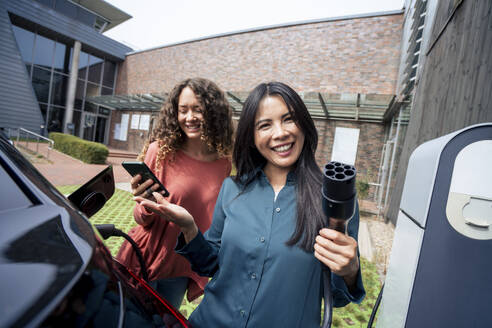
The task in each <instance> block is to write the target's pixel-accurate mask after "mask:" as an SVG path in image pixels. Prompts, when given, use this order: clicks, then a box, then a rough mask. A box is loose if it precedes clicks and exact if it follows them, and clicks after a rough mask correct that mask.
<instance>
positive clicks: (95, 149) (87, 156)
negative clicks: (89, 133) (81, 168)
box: [49, 132, 109, 164]
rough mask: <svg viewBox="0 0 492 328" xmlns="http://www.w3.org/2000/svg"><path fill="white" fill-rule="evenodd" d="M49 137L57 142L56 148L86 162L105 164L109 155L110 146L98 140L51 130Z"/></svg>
mask: <svg viewBox="0 0 492 328" xmlns="http://www.w3.org/2000/svg"><path fill="white" fill-rule="evenodd" d="M49 138H50V139H52V140H53V141H54V142H55V149H56V150H59V151H61V152H62V153H64V154H67V155H70V156H72V157H75V158H77V159H80V160H81V161H83V162H84V163H89V164H104V163H106V158H107V157H108V153H109V150H108V147H106V146H105V145H103V144H100V143H98V142H92V141H87V140H84V139H80V138H78V137H76V136H73V135H71V134H63V133H59V132H51V133H50V134H49Z"/></svg>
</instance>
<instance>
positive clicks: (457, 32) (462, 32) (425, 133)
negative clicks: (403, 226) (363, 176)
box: [387, 0, 492, 222]
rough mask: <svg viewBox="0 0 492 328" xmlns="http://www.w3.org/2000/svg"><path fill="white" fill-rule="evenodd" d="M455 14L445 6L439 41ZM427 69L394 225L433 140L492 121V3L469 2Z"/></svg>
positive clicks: (393, 209)
mask: <svg viewBox="0 0 492 328" xmlns="http://www.w3.org/2000/svg"><path fill="white" fill-rule="evenodd" d="M443 11H444V12H446V14H443ZM449 14H450V10H449V5H448V1H440V2H439V5H438V12H437V15H436V20H435V22H434V27H433V31H434V32H433V33H432V35H433V37H434V38H435V37H436V36H437V34H438V33H437V32H439V31H440V30H441V29H442V27H443V26H444V24H445V22H446V20H447V19H448V17H449ZM433 41H434V40H431V42H430V44H432V42H433ZM424 51H427V49H424ZM424 65H425V66H424V67H423V70H422V75H421V76H420V77H419V81H418V84H417V86H416V90H415V91H416V94H415V97H414V103H413V108H412V113H411V119H410V123H409V126H408V130H407V134H406V139H405V142H404V145H403V151H402V156H401V158H400V165H399V169H398V172H397V180H396V185H395V189H394V190H393V192H392V195H393V197H392V198H391V201H390V207H389V210H388V212H387V217H388V218H389V219H390V220H391V221H392V222H396V217H397V214H398V208H399V204H400V199H401V192H402V189H403V183H404V181H405V174H406V168H407V163H408V159H409V157H410V154H411V153H412V151H413V150H414V149H415V148H416V147H417V146H418V145H420V144H422V143H423V142H425V141H428V140H430V139H434V138H437V137H440V136H443V135H445V134H448V133H450V132H452V131H456V130H459V129H462V128H464V127H466V126H469V125H472V124H476V123H482V122H491V121H492V1H488V0H487V1H485V0H464V1H463V3H462V4H461V6H460V7H459V8H458V10H457V11H456V13H455V15H454V17H453V18H452V20H451V21H450V22H449V24H448V25H447V27H446V29H445V30H444V31H443V33H442V35H441V36H440V38H439V39H438V41H437V42H436V43H435V45H434V47H433V48H432V50H431V51H430V53H429V54H428V56H427V58H426V60H425V64H424Z"/></svg>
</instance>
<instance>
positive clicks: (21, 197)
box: [0, 166, 33, 213]
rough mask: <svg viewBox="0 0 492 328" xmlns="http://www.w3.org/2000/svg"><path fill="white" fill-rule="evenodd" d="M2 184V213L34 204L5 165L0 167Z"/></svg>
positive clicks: (0, 208)
mask: <svg viewBox="0 0 492 328" xmlns="http://www.w3.org/2000/svg"><path fill="white" fill-rule="evenodd" d="M0 186H1V188H2V197H0V213H1V212H5V211H9V210H13V209H19V208H26V207H29V206H32V205H33V203H32V201H31V200H30V199H29V198H28V197H27V195H26V194H25V193H24V192H23V191H22V189H20V188H19V186H18V185H17V183H15V181H14V180H13V179H12V177H11V176H10V175H9V174H8V173H7V172H6V171H5V168H4V167H3V166H1V167H0Z"/></svg>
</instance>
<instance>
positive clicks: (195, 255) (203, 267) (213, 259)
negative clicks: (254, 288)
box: [175, 179, 229, 277]
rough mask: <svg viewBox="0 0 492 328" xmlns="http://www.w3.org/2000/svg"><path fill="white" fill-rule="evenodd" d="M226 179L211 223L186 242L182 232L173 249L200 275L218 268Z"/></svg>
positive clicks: (207, 273) (206, 274)
mask: <svg viewBox="0 0 492 328" xmlns="http://www.w3.org/2000/svg"><path fill="white" fill-rule="evenodd" d="M228 180H229V179H226V180H225V182H224V183H223V184H222V188H221V189H220V192H219V196H218V198H217V202H216V203H215V210H214V215H213V219H212V225H211V226H210V228H209V229H208V230H207V232H205V234H204V235H202V233H201V232H200V231H199V232H198V235H197V236H196V237H195V238H193V240H191V241H190V242H189V243H188V244H186V242H185V239H184V236H183V234H182V233H181V234H180V235H179V237H178V242H177V244H176V247H175V251H176V252H177V253H178V254H181V255H183V256H184V257H185V258H186V259H187V260H188V261H189V262H190V263H191V269H192V270H193V271H195V272H196V273H198V274H199V275H201V276H208V277H211V276H213V275H214V274H215V272H216V271H217V269H218V268H219V257H218V254H219V250H220V246H221V238H222V231H223V228H224V221H225V218H226V216H225V213H224V210H223V203H224V195H225V194H226V193H227V191H225V189H227V188H226V187H225V186H226V184H227V181H228Z"/></svg>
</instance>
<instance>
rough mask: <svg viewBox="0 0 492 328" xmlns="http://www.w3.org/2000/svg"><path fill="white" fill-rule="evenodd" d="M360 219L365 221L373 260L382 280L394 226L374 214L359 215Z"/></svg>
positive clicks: (386, 265) (387, 262)
mask: <svg viewBox="0 0 492 328" xmlns="http://www.w3.org/2000/svg"><path fill="white" fill-rule="evenodd" d="M361 220H364V221H365V222H366V223H367V226H368V229H369V233H370V236H371V243H372V248H373V252H374V262H375V264H376V267H377V268H378V273H379V276H380V279H381V281H384V278H385V277H386V270H387V269H388V264H389V259H390V253H391V246H392V245H393V236H394V231H395V226H394V225H393V223H391V222H388V223H386V222H385V221H384V219H382V218H378V217H377V216H375V215H373V216H361Z"/></svg>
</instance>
